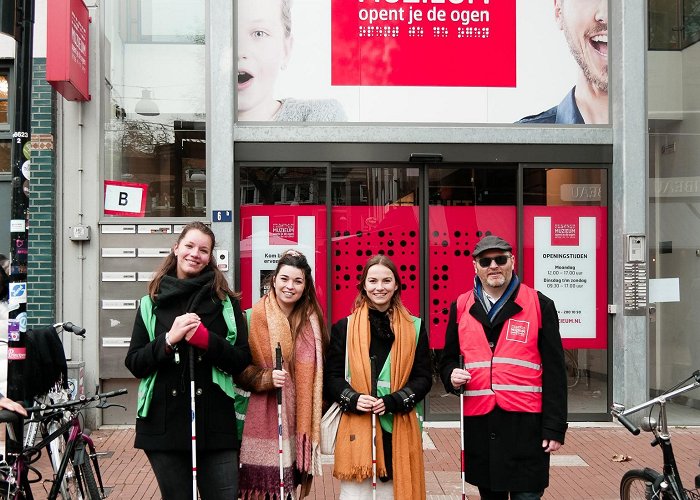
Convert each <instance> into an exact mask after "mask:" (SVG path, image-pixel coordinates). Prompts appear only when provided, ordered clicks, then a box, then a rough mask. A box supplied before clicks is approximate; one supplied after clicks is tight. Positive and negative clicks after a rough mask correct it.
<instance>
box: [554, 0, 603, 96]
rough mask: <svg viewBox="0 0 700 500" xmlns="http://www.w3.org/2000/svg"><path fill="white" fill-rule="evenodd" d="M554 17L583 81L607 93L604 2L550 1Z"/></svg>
mask: <svg viewBox="0 0 700 500" xmlns="http://www.w3.org/2000/svg"><path fill="white" fill-rule="evenodd" d="M554 15H555V18H556V20H557V24H558V25H559V29H561V30H562V31H563V32H564V36H566V41H567V42H568V44H569V50H571V54H572V55H573V56H574V59H576V62H577V63H578V65H579V66H580V67H581V70H582V71H583V74H584V76H585V77H586V80H588V81H589V82H590V84H591V85H592V86H593V87H594V88H595V89H597V90H598V91H599V92H604V93H606V94H607V92H608V0H554Z"/></svg>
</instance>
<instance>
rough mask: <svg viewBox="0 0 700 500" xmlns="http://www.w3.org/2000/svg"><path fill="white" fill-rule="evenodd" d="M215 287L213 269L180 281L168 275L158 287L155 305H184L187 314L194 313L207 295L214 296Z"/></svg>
mask: <svg viewBox="0 0 700 500" xmlns="http://www.w3.org/2000/svg"><path fill="white" fill-rule="evenodd" d="M213 285H214V271H212V270H211V269H205V270H204V271H202V273H201V274H200V275H198V276H195V277H194V278H182V279H180V278H178V277H176V276H173V275H170V274H166V275H165V276H163V279H162V280H161V282H160V286H159V287H158V295H157V296H156V300H155V304H156V305H157V306H158V305H160V306H161V307H167V306H169V305H171V304H173V303H182V304H184V305H185V311H186V312H194V311H195V310H196V309H197V307H198V306H199V304H200V303H201V302H202V300H203V299H204V298H205V297H206V296H207V295H213V293H214V290H213ZM213 298H214V297H212V299H213ZM216 302H218V301H216Z"/></svg>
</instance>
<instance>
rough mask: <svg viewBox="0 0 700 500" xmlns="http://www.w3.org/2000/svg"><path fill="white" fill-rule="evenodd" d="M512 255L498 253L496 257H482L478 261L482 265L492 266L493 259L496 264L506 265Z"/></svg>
mask: <svg viewBox="0 0 700 500" xmlns="http://www.w3.org/2000/svg"><path fill="white" fill-rule="evenodd" d="M510 257H511V256H510V255H496V256H495V257H481V258H480V259H477V260H476V261H477V262H478V263H479V265H480V266H481V267H490V266H491V262H492V261H496V265H499V266H505V265H506V262H508V259H510Z"/></svg>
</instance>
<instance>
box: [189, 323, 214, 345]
mask: <svg viewBox="0 0 700 500" xmlns="http://www.w3.org/2000/svg"><path fill="white" fill-rule="evenodd" d="M187 342H189V343H190V344H192V345H193V346H195V347H197V348H199V349H203V350H205V351H206V350H207V349H208V348H209V330H207V327H206V326H204V323H200V324H199V326H198V327H197V329H196V330H195V331H194V335H192V337H191V338H190V340H188V341H187Z"/></svg>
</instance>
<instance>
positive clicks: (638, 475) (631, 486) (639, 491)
mask: <svg viewBox="0 0 700 500" xmlns="http://www.w3.org/2000/svg"><path fill="white" fill-rule="evenodd" d="M662 477H663V476H662V475H661V474H659V473H658V472H656V471H653V470H651V469H644V470H640V469H634V470H630V471H627V472H626V473H625V475H624V476H622V481H620V500H660V499H661V498H662V497H661V491H660V490H659V489H658V484H659V482H661V481H660V480H661V478H662ZM668 495H669V493H666V494H665V495H664V497H663V498H664V499H668V500H671V499H672V498H675V497H674V496H673V494H671V496H668Z"/></svg>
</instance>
